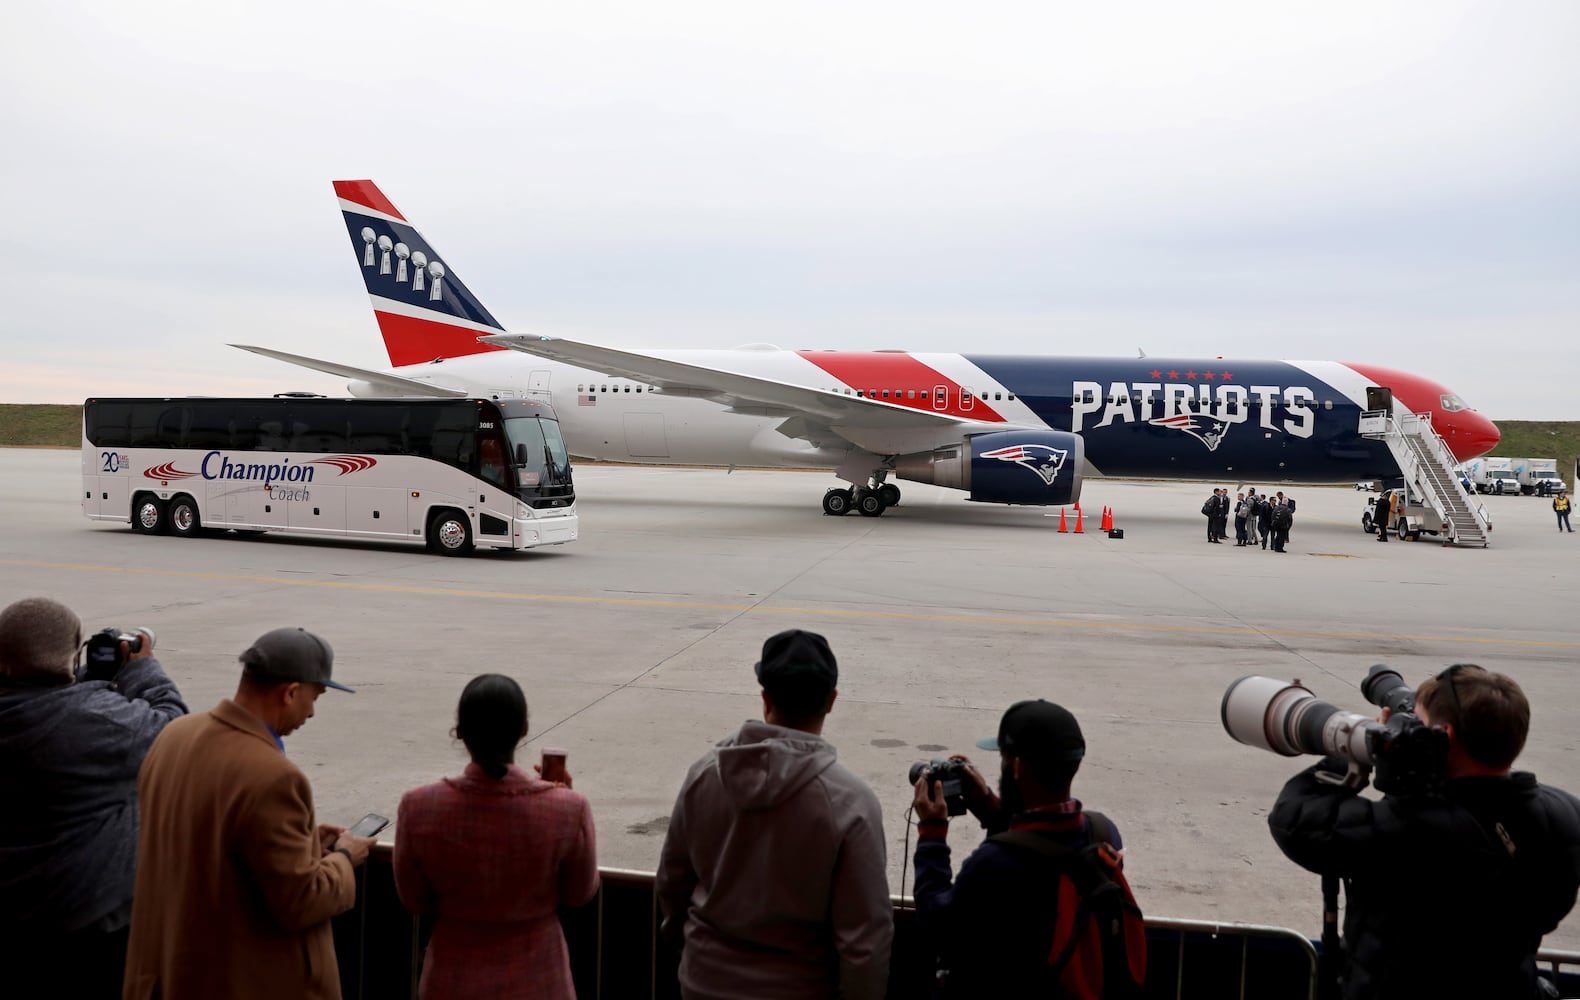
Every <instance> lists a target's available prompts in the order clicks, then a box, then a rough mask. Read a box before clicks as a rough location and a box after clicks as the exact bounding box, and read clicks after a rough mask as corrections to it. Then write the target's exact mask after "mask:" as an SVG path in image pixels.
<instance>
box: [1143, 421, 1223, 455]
mask: <svg viewBox="0 0 1580 1000" xmlns="http://www.w3.org/2000/svg"><path fill="white" fill-rule="evenodd" d="M1147 423H1149V424H1152V425H1154V426H1157V427H1172V428H1174V429H1175V430H1177V431H1184V432H1185V433H1186V434H1189V435H1190V436H1191V437H1193V438H1195V439H1196V440H1198V441H1200V442H1201V443H1202V444H1204V445H1206V446H1207V450H1208V451H1217V450H1218V446H1219V445H1220V444H1223V436H1224V434H1226V433H1228V430H1229V421H1227V420H1219V419H1218V418H1217V417H1210V416H1207V415H1206V414H1204V413H1176V414H1174V416H1172V417H1158V418H1157V419H1156V420H1148V421H1147Z"/></svg>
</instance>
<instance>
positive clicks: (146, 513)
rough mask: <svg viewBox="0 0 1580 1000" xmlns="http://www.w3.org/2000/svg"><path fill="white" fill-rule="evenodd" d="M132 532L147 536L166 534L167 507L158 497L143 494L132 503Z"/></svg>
mask: <svg viewBox="0 0 1580 1000" xmlns="http://www.w3.org/2000/svg"><path fill="white" fill-rule="evenodd" d="M132 530H133V531H141V532H142V533H143V534H145V535H162V534H164V533H165V505H164V504H162V503H160V502H159V498H158V497H156V496H154V495H153V494H151V493H142V494H139V495H138V497H137V499H135V500H133V501H132Z"/></svg>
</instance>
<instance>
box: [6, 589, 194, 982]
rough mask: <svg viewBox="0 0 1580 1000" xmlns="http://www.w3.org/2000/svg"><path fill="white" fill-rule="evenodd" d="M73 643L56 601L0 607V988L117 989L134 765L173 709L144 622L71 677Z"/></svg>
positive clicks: (180, 710)
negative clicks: (134, 634) (1, 978)
mask: <svg viewBox="0 0 1580 1000" xmlns="http://www.w3.org/2000/svg"><path fill="white" fill-rule="evenodd" d="M82 645H83V643H82V622H81V620H79V619H78V617H77V615H76V614H75V613H74V612H72V610H71V609H70V608H68V607H66V606H65V605H63V604H60V603H58V602H56V601H52V600H49V599H48V598H42V597H30V598H26V599H24V600H20V601H17V602H15V603H13V604H11V605H10V606H9V607H7V608H6V609H5V610H4V611H0V803H3V805H0V899H4V900H5V905H4V906H3V907H0V964H3V966H4V968H5V969H6V970H7V972H6V986H5V987H4V988H3V989H0V992H4V993H5V995H6V996H8V997H17V998H19V1000H20V998H30V997H35V996H48V997H72V998H79V997H81V998H92V997H119V996H120V995H121V975H122V969H123V967H124V965H125V962H126V941H127V931H128V928H129V926H130V923H131V913H132V886H133V884H134V876H135V870H134V869H135V866H136V862H137V769H138V767H139V766H140V765H141V764H142V762H143V755H144V754H146V753H147V752H148V748H149V746H151V745H152V744H153V742H154V737H155V736H157V735H159V732H160V730H162V729H164V727H165V724H166V723H168V722H170V721H171V720H172V719H176V718H179V717H180V716H182V715H185V714H186V711H187V707H186V705H185V704H184V703H183V702H182V701H181V693H180V692H179V691H177V690H176V686H175V684H174V683H172V682H171V680H170V678H169V677H166V676H165V672H164V670H163V669H161V668H160V666H159V661H158V660H156V659H154V658H153V655H152V654H153V645H154V641H153V635H152V633H149V632H146V631H144V632H141V633H140V634H139V637H138V638H135V639H121V640H119V641H116V642H114V643H113V644H110V645H108V646H106V647H105V649H104V652H105V653H106V654H107V655H106V656H105V662H104V663H103V664H98V665H95V664H92V663H90V664H89V665H88V666H87V667H85V668H84V670H83V672H82V674H81V676H80V677H79V673H78V671H77V669H76V660H77V651H78V650H79V649H80V648H81V647H82ZM133 645H137V646H139V648H138V649H135V650H134V649H133V648H132V646H133Z"/></svg>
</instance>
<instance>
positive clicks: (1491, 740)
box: [1268, 664, 1580, 1000]
mask: <svg viewBox="0 0 1580 1000" xmlns="http://www.w3.org/2000/svg"><path fill="white" fill-rule="evenodd" d="M1379 669H1380V668H1375V667H1374V668H1373V673H1374V674H1375V673H1377V672H1378V670H1379ZM1405 695H1406V697H1405V699H1403V700H1402V701H1401V702H1400V703H1399V707H1398V711H1399V712H1400V713H1403V712H1406V711H1408V709H1409V699H1408V691H1406V692H1405ZM1368 698H1369V699H1371V700H1373V701H1374V702H1379V703H1382V704H1385V705H1386V704H1387V701H1386V700H1385V699H1379V698H1377V697H1374V696H1373V695H1372V694H1368ZM1414 709H1415V712H1414V714H1415V717H1416V720H1418V725H1416V724H1411V723H1410V720H1408V718H1407V719H1406V722H1407V725H1406V726H1405V727H1402V728H1401V727H1398V726H1397V723H1398V722H1399V721H1400V720H1399V719H1398V718H1397V717H1395V718H1394V723H1395V725H1393V726H1392V727H1391V728H1390V730H1389V732H1390V733H1392V735H1391V736H1390V737H1389V738H1388V739H1386V740H1382V741H1378V742H1377V746H1378V749H1379V751H1380V752H1378V753H1376V755H1375V757H1376V778H1377V781H1376V783H1377V785H1378V787H1379V789H1380V790H1382V791H1383V792H1384V793H1385V794H1384V796H1383V798H1382V799H1381V800H1375V801H1374V800H1372V799H1369V798H1365V797H1362V796H1361V795H1360V794H1359V791H1360V788H1361V787H1363V786H1364V780H1361V779H1360V778H1357V777H1354V775H1356V773H1357V769H1356V768H1354V767H1348V770H1349V771H1350V773H1351V775H1352V778H1351V780H1349V781H1347V782H1346V781H1345V779H1344V772H1345V771H1346V769H1347V761H1346V760H1345V759H1344V758H1342V757H1337V756H1334V757H1328V758H1325V759H1324V760H1323V761H1322V762H1320V763H1318V764H1316V765H1315V766H1313V767H1310V768H1307V769H1306V770H1305V771H1303V772H1301V773H1300V774H1298V775H1296V776H1295V777H1294V778H1293V779H1291V780H1290V781H1289V783H1288V784H1286V785H1285V786H1284V790H1283V791H1282V792H1281V793H1280V794H1279V796H1278V801H1277V803H1276V804H1275V805H1274V806H1273V811H1272V813H1271V814H1270V815H1269V816H1268V826H1269V827H1270V828H1271V830H1272V833H1273V839H1274V840H1275V841H1276V842H1277V843H1278V846H1279V848H1280V849H1281V850H1282V851H1283V852H1284V854H1285V855H1286V856H1288V858H1289V859H1290V860H1291V861H1294V862H1295V863H1296V864H1298V865H1300V866H1301V867H1303V868H1306V869H1308V870H1310V871H1313V872H1316V873H1317V874H1320V875H1323V876H1327V877H1330V878H1336V879H1343V880H1344V885H1345V895H1346V904H1345V914H1344V952H1345V955H1344V957H1345V969H1344V973H1343V976H1342V979H1343V991H1344V992H1343V995H1344V996H1345V997H1346V998H1347V1000H1365V998H1384V997H1386V998H1392V997H1404V996H1419V997H1499V998H1504V997H1519V998H1525V997H1535V996H1538V995H1539V994H1538V993H1537V983H1536V959H1535V956H1536V951H1537V949H1538V948H1539V946H1540V944H1541V939H1542V936H1543V935H1545V934H1547V933H1549V932H1551V931H1552V930H1553V928H1555V927H1557V926H1558V923H1559V921H1560V920H1562V919H1563V918H1564V916H1565V915H1566V914H1568V912H1569V910H1570V909H1571V908H1572V907H1573V906H1574V903H1575V895H1576V892H1577V889H1580V799H1576V798H1575V797H1574V796H1573V795H1570V794H1569V793H1567V792H1563V791H1560V790H1558V789H1556V788H1553V787H1551V786H1548V785H1542V784H1539V783H1537V781H1536V778H1535V776H1534V775H1532V774H1530V773H1529V772H1523V771H1513V770H1512V765H1513V763H1514V760H1515V758H1516V757H1518V756H1519V754H1520V751H1521V749H1523V748H1524V746H1525V737H1526V733H1527V732H1528V730H1529V728H1530V718H1531V708H1530V703H1529V702H1528V701H1527V700H1526V697H1525V693H1524V692H1523V691H1521V690H1520V686H1519V685H1518V684H1516V683H1515V682H1514V681H1513V680H1512V679H1510V678H1508V677H1505V676H1504V675H1502V674H1497V673H1491V672H1489V671H1486V670H1483V669H1482V668H1481V667H1477V666H1471V665H1467V664H1458V665H1455V666H1452V667H1450V668H1448V669H1447V670H1445V671H1443V672H1442V673H1440V674H1438V675H1437V676H1436V677H1434V678H1432V679H1431V680H1428V681H1426V682H1425V683H1423V684H1422V685H1421V686H1420V688H1419V689H1418V690H1417V691H1416V692H1415V697H1414ZM1394 715H1395V713H1394V712H1392V711H1390V709H1389V708H1388V707H1384V708H1383V711H1382V715H1381V718H1380V720H1379V721H1380V722H1383V723H1388V720H1389V718H1390V717H1391V716H1394ZM1433 731H1435V732H1433ZM1423 734H1424V735H1425V736H1428V737H1434V738H1433V739H1424V738H1423ZM1422 748H1425V749H1422ZM1361 774H1362V776H1363V774H1364V772H1363V771H1362V772H1361Z"/></svg>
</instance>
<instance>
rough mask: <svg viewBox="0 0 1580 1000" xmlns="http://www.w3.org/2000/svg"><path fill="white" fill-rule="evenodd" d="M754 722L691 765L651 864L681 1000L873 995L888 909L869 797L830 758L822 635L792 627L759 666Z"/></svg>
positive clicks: (830, 696)
mask: <svg viewBox="0 0 1580 1000" xmlns="http://www.w3.org/2000/svg"><path fill="white" fill-rule="evenodd" d="M757 680H758V683H760V684H761V685H762V698H763V719H764V721H763V722H755V721H752V722H747V723H745V724H744V725H742V726H741V728H740V730H739V731H738V732H737V733H736V734H735V735H734V736H731V737H729V738H728V739H726V740H724V741H723V742H721V743H720V744H719V745H718V746H717V747H716V748H715V749H713V750H710V751H708V753H707V754H705V755H704V756H703V757H702V759H701V760H699V761H697V763H695V764H694V765H692V767H691V770H690V771H689V772H688V773H687V775H686V780H685V783H684V784H682V785H681V788H680V794H679V796H678V797H677V798H676V800H675V808H674V811H673V812H672V813H671V814H670V817H669V832H668V834H667V835H666V836H665V838H664V853H663V858H662V860H661V861H660V863H659V867H658V885H657V892H658V902H659V907H660V909H661V911H662V913H663V918H664V923H663V933H664V935H665V936H666V937H667V938H669V939H670V940H671V941H677V940H679V939H680V938H681V937H682V936H683V937H684V944H683V947H682V951H681V957H680V988H681V994H682V995H683V996H684V997H686V998H687V1000H739V998H742V997H751V998H752V1000H824V998H826V1000H835V998H842V1000H882V998H883V996H884V990H885V987H886V986H887V984H888V978H889V945H890V942H891V940H892V938H893V936H894V910H893V906H892V904H891V903H890V901H889V883H888V876H887V874H886V872H885V868H884V839H883V814H882V811H881V810H880V808H879V806H878V797H877V796H876V795H874V794H873V792H872V789H871V788H868V787H867V785H866V784H865V783H864V782H862V780H861V779H860V778H858V777H856V776H855V775H854V774H852V773H851V772H850V771H849V770H847V769H846V768H845V767H844V766H843V765H841V764H839V763H838V762H837V761H835V759H834V748H833V747H832V746H830V745H829V744H828V743H826V742H824V740H823V738H822V732H823V721H824V719H825V718H827V716H828V713H829V710H830V709H832V708H833V707H834V699H835V697H836V695H837V694H838V693H839V692H838V691H836V690H835V685H836V683H837V682H838V680H839V668H838V665H837V664H836V663H835V661H834V654H833V652H832V651H830V649H829V648H828V641H827V640H825V639H824V638H823V637H822V636H821V635H818V634H816V633H815V632H803V631H801V630H800V629H792V630H790V631H787V632H780V633H779V634H777V635H774V636H771V637H769V639H768V641H767V642H764V643H763V653H762V659H761V660H759V661H758V663H757Z"/></svg>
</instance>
